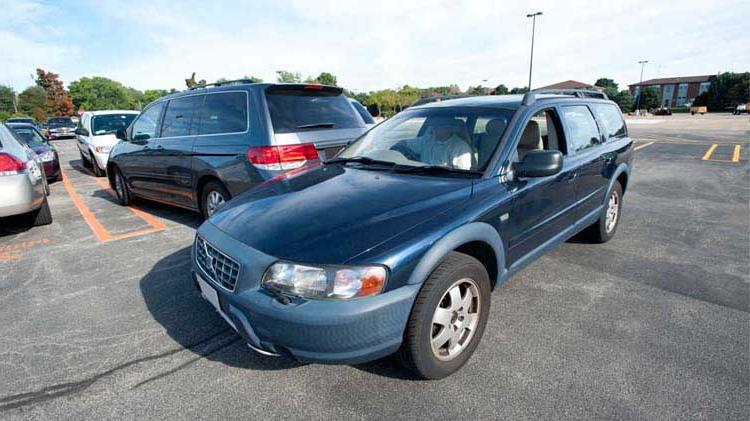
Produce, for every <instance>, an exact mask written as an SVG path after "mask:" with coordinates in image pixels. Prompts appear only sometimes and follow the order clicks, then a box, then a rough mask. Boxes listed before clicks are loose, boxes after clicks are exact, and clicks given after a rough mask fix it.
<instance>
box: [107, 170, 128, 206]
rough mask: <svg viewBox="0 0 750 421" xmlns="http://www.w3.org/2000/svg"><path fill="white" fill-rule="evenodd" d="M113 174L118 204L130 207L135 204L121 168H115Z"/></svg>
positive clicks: (113, 185)
mask: <svg viewBox="0 0 750 421" xmlns="http://www.w3.org/2000/svg"><path fill="white" fill-rule="evenodd" d="M113 173H114V174H112V188H113V189H114V191H115V195H116V196H117V202H118V203H119V204H120V205H122V206H128V205H129V204H131V203H132V202H133V196H132V194H131V193H130V188H128V183H127V181H126V180H125V176H123V175H122V172H121V171H120V169H119V168H117V167H114V168H113Z"/></svg>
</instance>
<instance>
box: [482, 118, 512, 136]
mask: <svg viewBox="0 0 750 421" xmlns="http://www.w3.org/2000/svg"><path fill="white" fill-rule="evenodd" d="M507 126H508V122H506V121H505V119H502V118H495V119H492V120H490V121H488V122H487V125H486V126H485V128H484V131H485V132H486V133H487V134H488V135H490V136H494V137H500V135H502V134H503V132H504V131H505V128H506V127H507Z"/></svg>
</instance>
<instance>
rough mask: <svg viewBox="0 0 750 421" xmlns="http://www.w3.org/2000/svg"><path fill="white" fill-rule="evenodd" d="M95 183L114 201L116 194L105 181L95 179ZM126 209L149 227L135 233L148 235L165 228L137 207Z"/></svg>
mask: <svg viewBox="0 0 750 421" xmlns="http://www.w3.org/2000/svg"><path fill="white" fill-rule="evenodd" d="M96 182H97V184H99V185H100V186H101V187H102V188H103V189H104V190H105V191H106V192H107V193H109V195H110V196H112V197H113V198H115V199H116V198H117V193H115V192H114V190H112V188H110V187H109V184H107V182H106V181H104V180H103V179H101V178H97V179H96ZM128 209H130V210H131V211H132V212H133V213H134V214H136V215H137V216H138V217H140V218H141V219H143V220H144V221H146V223H147V224H149V225H151V228H150V229H148V228H146V229H143V230H138V231H137V232H140V233H142V234H148V233H151V232H156V231H161V230H163V229H165V228H166V227H167V226H166V225H164V223H163V222H161V221H160V220H159V219H158V218H156V217H155V216H153V215H151V214H150V213H148V212H144V211H143V210H141V209H140V208H138V207H137V206H134V205H128ZM123 235H124V234H123Z"/></svg>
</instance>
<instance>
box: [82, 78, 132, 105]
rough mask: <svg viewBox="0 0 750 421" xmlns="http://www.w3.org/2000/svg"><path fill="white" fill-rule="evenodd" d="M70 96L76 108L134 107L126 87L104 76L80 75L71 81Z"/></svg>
mask: <svg viewBox="0 0 750 421" xmlns="http://www.w3.org/2000/svg"><path fill="white" fill-rule="evenodd" d="M70 96H71V98H72V99H73V105H75V107H76V109H78V108H81V107H82V108H83V109H85V110H86V111H96V110H115V109H127V108H135V107H134V105H135V104H134V99H133V98H132V97H131V95H130V93H129V92H128V89H127V88H125V87H124V86H122V84H121V83H120V82H117V81H114V80H112V79H108V78H106V77H100V76H94V77H90V78H89V77H82V78H81V79H79V80H76V81H74V82H72V83H71V84H70Z"/></svg>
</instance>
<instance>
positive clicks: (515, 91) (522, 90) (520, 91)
mask: <svg viewBox="0 0 750 421" xmlns="http://www.w3.org/2000/svg"><path fill="white" fill-rule="evenodd" d="M526 92H529V88H527V87H525V86H524V87H523V88H513V89H511V90H510V93H511V94H512V95H516V94H525V93H526Z"/></svg>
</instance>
